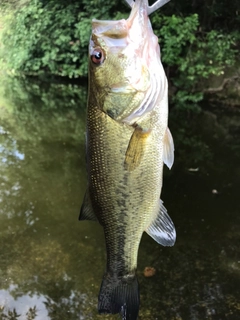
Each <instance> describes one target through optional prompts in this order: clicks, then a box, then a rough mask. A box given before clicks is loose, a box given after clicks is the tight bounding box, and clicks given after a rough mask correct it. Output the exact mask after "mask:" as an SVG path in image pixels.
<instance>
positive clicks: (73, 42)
mask: <svg viewBox="0 0 240 320" xmlns="http://www.w3.org/2000/svg"><path fill="white" fill-rule="evenodd" d="M108 3H110V1H108ZM108 3H106V1H92V3H91V5H89V4H88V2H87V1H82V2H81V3H80V2H74V1H73V2H68V3H67V4H66V3H64V2H61V1H53V0H52V1H47V2H44V1H39V0H33V1H31V2H30V3H29V4H28V5H26V6H23V7H21V8H20V9H19V10H17V12H16V15H14V16H13V17H12V20H11V23H10V24H9V26H8V29H6V31H5V33H4V35H3V37H2V42H3V44H4V47H5V55H4V62H5V64H6V65H7V66H8V69H13V70H16V71H19V72H23V73H25V74H39V73H41V72H44V73H50V74H53V75H58V76H68V77H79V76H86V74H87V60H88V58H87V47H88V41H89V36H90V29H91V18H90V17H93V16H94V17H95V18H103V17H105V18H108V15H107V12H109V10H110V7H111V6H113V5H111V6H110V4H108ZM103 4H104V5H103Z"/></svg>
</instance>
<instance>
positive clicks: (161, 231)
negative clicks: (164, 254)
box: [145, 200, 176, 247]
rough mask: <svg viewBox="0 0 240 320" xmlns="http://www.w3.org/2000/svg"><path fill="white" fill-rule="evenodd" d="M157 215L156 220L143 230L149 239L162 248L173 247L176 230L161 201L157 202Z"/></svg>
mask: <svg viewBox="0 0 240 320" xmlns="http://www.w3.org/2000/svg"><path fill="white" fill-rule="evenodd" d="M159 206H160V208H159V213H158V215H157V217H156V219H155V220H154V221H153V222H152V223H151V224H150V226H149V227H148V228H147V229H146V230H145V231H146V232H147V234H149V236H150V237H152V238H153V239H154V240H155V241H157V243H159V244H161V245H163V246H170V247H171V246H173V245H174V243H175V241H176V230H175V227H174V224H173V222H172V219H171V218H170V217H169V215H168V213H167V209H166V208H165V207H164V205H163V202H162V200H160V202H159Z"/></svg>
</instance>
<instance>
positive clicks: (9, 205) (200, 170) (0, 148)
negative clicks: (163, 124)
mask: <svg viewBox="0 0 240 320" xmlns="http://www.w3.org/2000/svg"><path fill="white" fill-rule="evenodd" d="M0 88H1V89H0V319H3V320H5V319H8V320H10V319H12V320H15V319H19V320H30V319H36V320H58V319H59V320H60V319H61V320H62V319H73V320H75V319H83V320H85V319H119V318H118V316H105V315H103V316H100V315H98V314H97V310H96V306H97V295H98V291H99V287H100V284H101V278H102V274H103V272H104V267H105V247H104V237H103V232H102V229H101V227H100V226H99V225H98V224H97V223H94V222H87V221H86V222H78V215H79V210H80V206H81V201H82V199H83V196H84V192H85V187H86V172H85V155H84V152H85V149H84V143H85V135H84V132H85V113H86V111H85V106H86V86H79V85H78V86H76V85H64V84H54V83H53V84H47V83H40V82H34V81H33V80H31V81H23V80H22V81H20V80H16V79H15V80H11V79H4V81H2V83H1V86H0ZM209 108H210V107H209ZM190 120H191V121H190ZM190 120H189V119H185V118H184V117H183V116H180V115H179V114H178V115H177V114H176V113H174V110H173V111H172V113H171V120H170V127H171V128H172V131H173V136H174V137H175V144H176V162H175V165H174V169H173V170H172V172H170V173H169V172H168V170H167V169H166V171H165V179H164V190H163V196H162V198H163V200H164V203H165V205H166V207H167V208H168V211H169V214H170V215H171V217H172V219H173V221H174V222H175V225H176V229H177V242H176V245H175V246H174V247H173V248H163V247H161V246H159V245H158V244H156V243H155V242H154V241H153V240H152V239H151V238H150V237H148V236H147V235H144V236H143V239H142V242H141V246H140V250H139V266H138V277H139V282H140V293H141V309H140V315H139V319H140V320H143V319H144V320H145V319H146V320H173V319H174V320H180V319H183V320H203V319H208V320H210V319H213V320H225V319H226V320H235V319H236V320H237V319H240V232H239V224H240V217H239V202H238V201H237V200H238V197H239V173H240V170H239V154H240V153H239V144H238V143H239V141H237V138H238V133H239V131H238V129H237V127H238V124H239V113H237V112H234V113H231V112H230V113H229V111H228V110H227V109H224V108H222V109H221V110H219V109H214V108H210V109H209V110H207V111H206V110H205V111H204V112H203V113H201V114H199V115H195V116H194V117H192V118H191V119H190ZM146 266H151V267H154V268H155V269H156V275H155V276H153V277H151V278H145V277H144V275H143V270H144V268H145V267H146Z"/></svg>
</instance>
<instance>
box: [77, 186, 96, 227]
mask: <svg viewBox="0 0 240 320" xmlns="http://www.w3.org/2000/svg"><path fill="white" fill-rule="evenodd" d="M78 220H92V221H98V219H97V217H96V215H95V213H94V211H93V208H92V202H91V199H90V196H89V190H88V189H87V191H86V193H85V196H84V199H83V203H82V207H81V210H80V215H79V218H78Z"/></svg>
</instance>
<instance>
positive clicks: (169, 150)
mask: <svg viewBox="0 0 240 320" xmlns="http://www.w3.org/2000/svg"><path fill="white" fill-rule="evenodd" d="M163 162H164V163H165V164H166V165H167V166H168V168H169V169H171V168H172V165H173V162H174V144H173V138H172V135H171V132H170V130H169V129H168V128H167V130H166V133H165V136H164V138H163Z"/></svg>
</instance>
